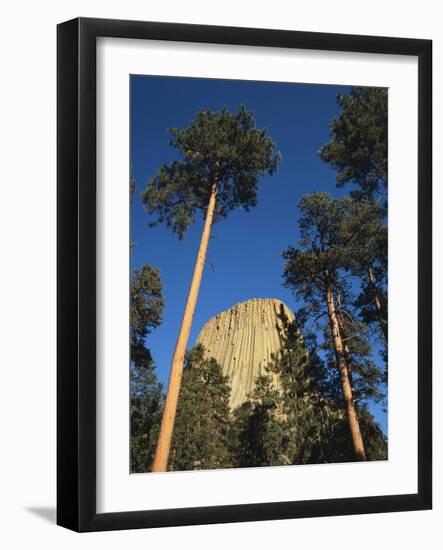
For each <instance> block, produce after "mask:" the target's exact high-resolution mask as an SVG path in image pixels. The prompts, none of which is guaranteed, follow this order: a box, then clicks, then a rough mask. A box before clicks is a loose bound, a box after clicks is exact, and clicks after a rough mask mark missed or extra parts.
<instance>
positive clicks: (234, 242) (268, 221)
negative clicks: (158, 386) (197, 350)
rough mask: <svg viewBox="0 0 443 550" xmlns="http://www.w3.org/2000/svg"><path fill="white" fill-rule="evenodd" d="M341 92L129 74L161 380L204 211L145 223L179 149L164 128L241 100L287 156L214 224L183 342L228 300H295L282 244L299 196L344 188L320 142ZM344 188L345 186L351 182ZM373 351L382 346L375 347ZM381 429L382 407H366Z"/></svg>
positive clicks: (140, 233)
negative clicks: (155, 180)
mask: <svg viewBox="0 0 443 550" xmlns="http://www.w3.org/2000/svg"><path fill="white" fill-rule="evenodd" d="M337 92H342V93H348V92H349V88H347V87H343V86H326V85H311V84H293V83H270V82H250V81H238V80H208V79H193V78H176V77H155V76H154V77H151V76H132V77H131V162H132V173H133V176H134V177H135V180H136V184H137V190H136V193H135V194H134V206H133V208H132V222H131V225H132V226H131V231H132V238H133V240H134V241H135V243H136V246H135V247H134V249H133V252H132V267H139V266H141V265H143V264H144V263H149V264H151V265H153V266H156V267H158V268H159V269H160V271H161V277H162V282H163V284H164V298H165V303H166V307H165V311H164V321H163V323H162V325H161V326H160V327H158V328H157V329H155V330H154V331H153V332H152V334H150V335H149V337H148V338H149V341H148V345H149V348H150V350H151V352H152V354H153V357H154V359H155V361H156V363H157V368H158V375H159V378H160V379H161V380H162V381H164V382H165V383H167V380H168V376H169V368H170V361H171V357H172V352H173V349H174V346H175V341H176V338H177V334H178V330H179V326H180V321H181V317H182V313H183V309H184V304H185V300H186V297H187V292H188V288H189V284H190V280H191V277H192V272H193V267H194V262H195V256H196V253H197V248H198V244H199V239H200V234H201V229H202V219H201V218H199V219H198V221H197V223H196V224H194V226H193V227H191V228H190V229H189V230H188V232H187V233H186V235H185V239H184V241H179V239H178V238H177V236H176V235H174V234H172V233H171V231H170V230H168V229H167V228H166V227H165V226H158V227H155V228H149V227H148V216H147V214H146V212H145V211H144V209H143V206H142V204H141V201H140V192H141V191H142V190H143V189H144V188H145V186H146V182H147V180H148V179H149V178H150V177H151V176H152V175H153V174H154V173H155V171H156V170H157V169H158V168H159V167H160V166H161V165H162V164H164V163H169V162H170V161H171V160H173V159H175V158H177V152H176V151H175V150H174V149H172V148H171V147H170V146H169V139H170V137H169V135H168V133H167V129H168V128H171V127H179V128H183V127H185V126H187V125H188V124H189V122H190V121H191V120H192V119H193V118H194V116H195V114H196V113H197V112H198V111H200V110H201V109H204V108H209V109H211V110H220V109H221V108H222V107H224V106H226V107H227V108H228V109H229V110H234V109H236V108H237V107H238V106H239V105H240V104H242V103H243V104H245V105H246V106H247V107H248V108H249V109H252V111H253V112H254V114H255V117H256V123H257V127H258V128H262V127H266V128H268V131H269V134H270V136H271V137H272V138H273V140H274V141H275V143H276V144H277V147H278V149H279V151H280V152H281V154H282V156H283V159H282V161H281V163H280V168H279V171H278V173H277V174H276V175H273V176H266V177H263V178H262V179H261V180H260V182H259V188H258V201H257V206H256V207H255V208H254V209H252V210H251V211H250V212H244V211H242V210H235V211H233V212H231V214H230V216H229V217H228V218H227V219H226V220H224V221H221V222H220V223H217V224H216V225H214V227H213V231H212V238H211V241H210V244H209V249H208V255H207V260H208V262H210V264H211V265H209V263H207V265H206V267H205V271H204V274H203V281H202V285H201V289H200V294H199V300H198V304H197V308H196V312H195V316H194V322H193V327H192V331H191V337H190V341H189V347H191V346H192V345H193V344H194V343H195V340H196V338H197V336H198V333H199V331H200V330H201V328H202V327H203V325H204V324H205V322H206V321H207V320H208V319H210V318H211V317H213V316H215V315H217V314H218V313H220V312H221V311H224V310H226V309H228V308H230V307H231V306H233V305H234V304H236V303H238V302H241V301H244V300H248V299H250V298H278V299H280V300H283V301H284V302H285V303H286V304H287V305H288V306H289V307H290V308H291V309H293V310H295V313H296V309H297V305H296V303H295V300H294V297H293V295H292V293H291V291H289V290H288V289H285V288H284V287H283V286H282V271H283V259H282V256H281V253H282V251H283V250H285V249H286V248H287V247H288V245H290V244H293V245H295V244H296V243H297V240H298V236H299V235H298V229H297V219H298V210H297V204H298V201H299V199H300V197H301V196H302V195H303V194H306V193H312V192H314V191H327V192H329V193H331V194H332V195H336V196H338V195H339V194H342V193H343V191H342V190H337V188H336V186H335V172H334V171H333V170H332V169H331V168H330V166H329V165H327V164H325V163H323V162H322V161H321V160H320V159H319V157H318V155H317V151H318V150H319V148H320V147H321V146H322V145H324V144H325V143H326V142H327V141H328V139H329V124H330V122H331V120H332V118H333V117H334V116H336V115H337V114H338V112H339V111H338V106H337V102H336V95H337ZM348 190H349V189H345V191H348ZM374 358H375V360H378V354H375V357H374ZM371 409H372V410H373V412H374V413H375V415H376V418H377V420H378V422H379V423H380V424H381V426H382V427H383V429H384V430H386V415H385V414H384V413H383V412H382V411H381V409H380V408H379V407H371Z"/></svg>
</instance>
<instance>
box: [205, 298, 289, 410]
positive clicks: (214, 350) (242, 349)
mask: <svg viewBox="0 0 443 550" xmlns="http://www.w3.org/2000/svg"><path fill="white" fill-rule="evenodd" d="M292 321H294V314H293V313H292V311H291V310H290V309H289V308H288V307H287V306H286V305H285V304H284V303H283V302H281V301H280V300H275V299H271V298H254V299H252V300H248V301H246V302H241V303H239V304H236V305H235V306H233V307H232V308H230V309H228V310H227V311H224V312H222V313H220V314H219V315H217V316H216V317H213V318H212V319H210V320H209V321H208V322H207V323H206V324H205V325H204V327H203V329H202V330H201V332H200V334H199V336H198V338H197V343H199V344H202V345H203V346H204V347H205V350H206V355H207V356H208V357H213V358H214V359H215V360H216V361H217V362H218V363H219V364H220V365H221V367H222V369H223V374H225V375H226V376H227V377H228V379H229V383H230V385H231V399H230V408H231V410H234V409H235V408H237V407H238V406H239V405H241V404H242V403H243V402H244V401H245V400H246V398H247V395H248V394H249V393H250V392H251V391H252V390H253V389H254V385H255V380H256V378H257V376H258V375H261V374H264V373H265V366H266V364H268V363H269V362H270V360H271V356H272V355H273V354H276V353H278V352H279V351H280V349H281V345H282V338H283V332H284V329H283V324H284V322H292Z"/></svg>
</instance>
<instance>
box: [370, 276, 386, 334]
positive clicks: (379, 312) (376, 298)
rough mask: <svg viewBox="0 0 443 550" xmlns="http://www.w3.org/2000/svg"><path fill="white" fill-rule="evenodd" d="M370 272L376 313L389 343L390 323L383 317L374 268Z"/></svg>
mask: <svg viewBox="0 0 443 550" xmlns="http://www.w3.org/2000/svg"><path fill="white" fill-rule="evenodd" d="M368 271H369V282H370V285H371V289H372V293H373V295H374V298H373V302H374V307H375V311H376V312H377V317H378V322H379V324H380V327H381V330H382V331H383V334H384V337H385V340H386V342H387V341H388V323H387V320H386V319H385V317H384V315H383V311H382V307H381V300H380V297H379V294H378V290H377V287H376V285H375V277H374V272H373V270H372V267H370V268H369V270H368Z"/></svg>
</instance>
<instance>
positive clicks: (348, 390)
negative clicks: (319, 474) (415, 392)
mask: <svg viewBox="0 0 443 550" xmlns="http://www.w3.org/2000/svg"><path fill="white" fill-rule="evenodd" d="M326 301H327V304H328V314H329V323H330V326H331V333H332V340H333V343H334V351H335V357H336V360H337V366H338V370H339V372H340V380H341V387H342V392H343V398H344V400H345V405H346V414H347V417H348V423H349V429H350V431H351V436H352V442H353V445H354V452H355V456H356V457H357V458H358V459H359V460H366V454H365V448H364V445H363V438H362V436H361V432H360V424H359V422H358V417H357V410H356V408H355V403H354V399H353V396H352V387H351V383H350V380H349V371H348V365H347V363H346V356H345V350H344V346H343V340H342V336H341V333H340V325H339V320H338V316H337V312H336V309H335V304H334V296H333V293H332V291H331V289H327V291H326Z"/></svg>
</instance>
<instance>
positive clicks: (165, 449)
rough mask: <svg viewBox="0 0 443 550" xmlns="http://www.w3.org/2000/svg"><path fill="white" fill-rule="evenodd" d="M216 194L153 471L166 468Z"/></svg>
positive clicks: (176, 353)
mask: <svg viewBox="0 0 443 550" xmlns="http://www.w3.org/2000/svg"><path fill="white" fill-rule="evenodd" d="M216 197H217V187H216V185H215V184H214V185H213V186H212V190H211V196H210V198H209V203H208V209H207V211H206V218H205V224H204V227H203V233H202V236H201V240H200V247H199V249H198V254H197V260H196V262H195V268H194V274H193V276H192V282H191V287H190V289H189V294H188V299H187V301H186V306H185V311H184V313H183V319H182V323H181V327H180V332H179V335H178V338H177V343H176V346H175V351H174V356H173V358H172V365H171V373H170V375H169V383H168V391H167V393H166V400H165V408H164V411H163V417H162V422H161V426H160V433H159V436H158V442H157V448H156V450H155V456H154V463H153V466H152V471H153V472H165V471H166V470H167V467H168V458H169V451H170V448H171V441H172V434H173V430H174V422H175V414H176V411H177V403H178V397H179V393H180V385H181V380H182V374H183V363H184V359H185V354H186V348H187V345H188V340H189V333H190V331H191V326H192V319H193V317H194V311H195V306H196V304H197V298H198V292H199V289H200V283H201V279H202V274H203V268H204V265H205V259H206V252H207V249H208V243H209V237H210V234H211V226H212V220H213V218H214V210H215V203H216Z"/></svg>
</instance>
